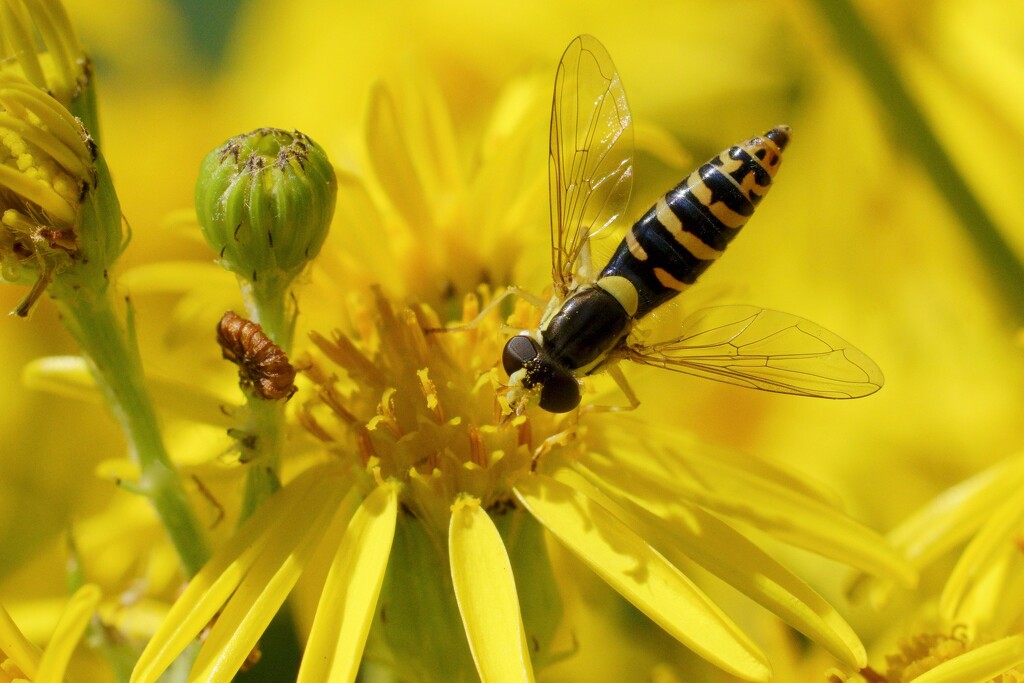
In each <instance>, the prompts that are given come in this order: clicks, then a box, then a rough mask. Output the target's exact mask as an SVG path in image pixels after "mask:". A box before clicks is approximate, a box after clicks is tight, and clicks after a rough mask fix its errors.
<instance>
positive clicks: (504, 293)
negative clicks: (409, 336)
mask: <svg viewBox="0 0 1024 683" xmlns="http://www.w3.org/2000/svg"><path fill="white" fill-rule="evenodd" d="M510 296H518V297H519V298H521V299H523V300H524V301H526V302H527V303H529V304H531V305H532V306H534V307H536V308H538V309H541V310H543V309H544V307H545V306H547V304H548V302H547V301H546V300H545V299H542V298H541V297H539V296H537V295H535V294H531V293H530V292H527V291H526V290H525V289H521V288H519V287H516V286H515V285H509V286H508V287H506V288H505V289H503V290H501V292H500V293H499V294H497V295H495V296H494V298H492V299H491V301H490V302H489V303H488V304H487V305H486V306H484V307H483V308H482V309H480V312H479V313H478V314H477V316H476V317H475V318H473V319H472V320H470V321H469V322H468V323H462V324H461V325H451V326H450V327H426V328H424V329H423V332H424V333H426V334H435V333H438V332H465V331H466V330H471V329H473V328H474V327H476V326H477V325H479V324H480V322H481V321H482V320H483V319H484V318H486V317H487V316H488V315H489V314H490V313H491V311H493V310H494V309H495V308H497V307H498V306H500V305H501V303H502V302H503V301H504V300H505V299H507V298H509V297H510ZM506 327H507V326H502V330H501V331H502V332H503V333H504V332H506V331H507V330H506ZM511 329H514V330H515V331H516V332H517V333H518V332H519V331H520V330H519V329H517V328H511Z"/></svg>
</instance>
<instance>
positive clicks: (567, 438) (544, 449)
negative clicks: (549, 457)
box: [530, 419, 578, 472]
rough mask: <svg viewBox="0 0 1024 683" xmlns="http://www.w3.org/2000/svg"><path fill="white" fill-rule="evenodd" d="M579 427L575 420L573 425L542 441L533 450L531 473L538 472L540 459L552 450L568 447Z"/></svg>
mask: <svg viewBox="0 0 1024 683" xmlns="http://www.w3.org/2000/svg"><path fill="white" fill-rule="evenodd" d="M577 425H578V421H577V420H575V419H573V420H572V423H571V424H570V425H569V426H568V427H566V428H565V429H563V430H562V431H560V432H557V433H555V434H552V435H551V436H549V437H548V438H546V439H544V440H543V441H541V443H540V445H539V446H537V447H536V448H535V449H533V457H532V458H531V459H530V471H531V472H536V471H537V463H539V462H540V459H541V458H542V457H544V455H545V454H546V453H548V452H549V451H550V450H551V449H552V448H555V447H556V446H566V445H568V444H569V443H570V442H571V441H572V440H573V439H574V438H575V437H576V426H577Z"/></svg>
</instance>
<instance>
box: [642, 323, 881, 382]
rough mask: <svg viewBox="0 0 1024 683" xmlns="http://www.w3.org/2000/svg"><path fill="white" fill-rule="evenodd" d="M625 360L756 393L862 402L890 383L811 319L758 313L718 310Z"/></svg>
mask: <svg viewBox="0 0 1024 683" xmlns="http://www.w3.org/2000/svg"><path fill="white" fill-rule="evenodd" d="M623 355H624V357H625V358H628V359H630V360H632V361H635V362H637V363H644V364H646V365H654V366H657V367H661V368H665V369H666V370H674V371H676V372H684V373H687V374H690V375H696V376H698V377H705V378H707V379H713V380H716V381H719V382H726V383H728V384H735V385H738V386H743V387H748V388H751V389H760V390H762V391H773V392H777V393H781V394H794V395H797V396H816V397H818V398H833V399H845V398H859V397H862V396H867V395H869V394H873V393H874V392H876V391H878V390H879V389H880V388H881V387H882V383H883V381H884V379H883V377H882V371H881V370H879V369H878V366H877V365H875V363H874V361H872V360H871V359H870V358H868V357H867V356H866V355H864V354H863V353H862V352H860V351H858V350H857V349H856V348H854V347H853V346H852V345H850V344H849V343H848V342H846V341H844V340H843V339H841V338H840V337H838V336H837V335H835V334H833V333H832V332H829V331H828V330H826V329H825V328H823V327H821V326H820V325H817V324H815V323H813V322H811V321H809V320H804V319H803V318H799V317H797V316H795V315H790V314H789V313H781V312H779V311H771V310H767V309H763V308H757V307H756V306H715V307H712V308H705V309H703V310H700V311H697V312H696V313H694V314H693V315H691V316H689V317H688V318H686V320H684V321H683V334H682V335H681V336H679V337H677V338H675V339H672V340H669V341H664V342H659V343H655V344H651V345H649V346H643V345H628V346H627V347H626V348H625V349H624V351H623Z"/></svg>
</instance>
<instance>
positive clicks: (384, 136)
mask: <svg viewBox="0 0 1024 683" xmlns="http://www.w3.org/2000/svg"><path fill="white" fill-rule="evenodd" d="M402 121H403V119H402V118H401V117H400V116H399V112H398V107H397V105H396V103H395V99H394V97H393V96H392V94H391V92H390V91H389V90H388V89H387V88H385V87H384V86H383V85H380V84H378V85H377V86H376V87H374V89H373V90H372V91H371V92H370V110H369V114H368V115H367V131H366V139H367V143H368V145H369V153H370V162H371V163H372V164H373V170H374V172H375V174H376V176H377V180H378V181H379V182H380V185H381V187H382V188H383V189H384V191H385V192H386V193H387V194H388V197H389V198H390V199H391V203H392V205H393V206H394V208H395V209H396V210H397V211H398V212H399V213H400V214H402V217H403V218H404V219H405V221H406V223H407V224H408V225H411V226H423V227H422V228H421V229H422V230H424V232H425V234H433V227H432V226H433V224H434V214H433V211H432V210H431V205H430V203H429V202H428V201H427V197H426V192H425V188H424V187H423V178H422V176H421V174H420V172H419V169H417V168H416V166H415V162H414V160H413V159H412V158H410V150H409V142H408V139H407V135H406V132H405V131H404V130H403V125H402V123H401V122H402Z"/></svg>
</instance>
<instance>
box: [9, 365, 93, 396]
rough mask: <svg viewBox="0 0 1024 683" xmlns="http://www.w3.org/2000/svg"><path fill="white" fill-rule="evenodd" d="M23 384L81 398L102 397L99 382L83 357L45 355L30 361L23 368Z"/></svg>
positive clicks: (31, 387) (39, 389)
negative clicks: (98, 390)
mask: <svg viewBox="0 0 1024 683" xmlns="http://www.w3.org/2000/svg"><path fill="white" fill-rule="evenodd" d="M21 383H22V384H24V385H25V387H26V388H28V389H33V390H35V391H47V392H50V393H51V394H56V395H57V396H64V397H66V398H73V399H76V400H79V401H92V402H99V400H100V394H99V393H98V392H97V391H96V381H95V380H94V379H93V377H92V373H91V372H90V371H89V365H88V363H87V362H86V360H85V359H84V358H82V357H81V356H46V357H44V358H36V359H35V360H31V361H29V362H28V363H26V364H25V367H23V368H22V370H21Z"/></svg>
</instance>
